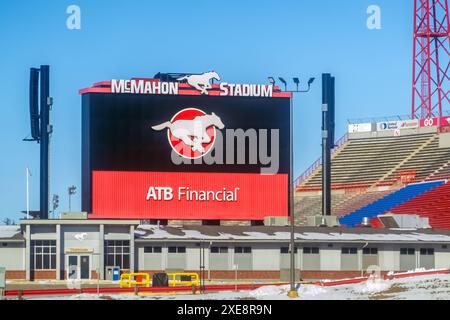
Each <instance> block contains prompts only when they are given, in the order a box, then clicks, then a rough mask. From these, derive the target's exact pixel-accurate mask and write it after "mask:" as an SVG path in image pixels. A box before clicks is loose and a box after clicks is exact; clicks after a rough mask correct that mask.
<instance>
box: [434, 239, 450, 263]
mask: <svg viewBox="0 0 450 320" xmlns="http://www.w3.org/2000/svg"><path fill="white" fill-rule="evenodd" d="M434 255H435V260H434V263H435V267H436V269H441V268H442V269H447V268H450V245H446V246H443V245H440V246H437V248H436V249H435V251H434Z"/></svg>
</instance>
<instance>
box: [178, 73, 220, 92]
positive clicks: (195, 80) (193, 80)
mask: <svg viewBox="0 0 450 320" xmlns="http://www.w3.org/2000/svg"><path fill="white" fill-rule="evenodd" d="M211 79H215V80H217V81H220V76H219V75H218V74H217V72H215V71H210V72H205V73H203V74H193V75H190V76H185V77H181V78H178V79H177V80H178V81H183V80H186V82H187V83H188V84H189V85H190V86H191V87H194V88H195V89H197V90H199V91H200V94H208V90H209V89H211V88H212V85H211V83H210V81H211Z"/></svg>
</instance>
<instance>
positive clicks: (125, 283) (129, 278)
mask: <svg viewBox="0 0 450 320" xmlns="http://www.w3.org/2000/svg"><path fill="white" fill-rule="evenodd" d="M137 277H142V279H141V281H138V280H137V279H136V278H137ZM136 285H145V286H146V287H150V274H148V273H145V272H139V273H123V274H121V275H120V287H121V288H122V287H128V288H131V287H132V286H136Z"/></svg>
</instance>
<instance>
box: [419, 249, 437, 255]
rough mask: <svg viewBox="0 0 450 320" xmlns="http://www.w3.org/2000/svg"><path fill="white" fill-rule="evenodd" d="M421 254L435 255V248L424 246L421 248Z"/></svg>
mask: <svg viewBox="0 0 450 320" xmlns="http://www.w3.org/2000/svg"><path fill="white" fill-rule="evenodd" d="M420 255H421V256H433V255H434V249H433V248H422V249H420Z"/></svg>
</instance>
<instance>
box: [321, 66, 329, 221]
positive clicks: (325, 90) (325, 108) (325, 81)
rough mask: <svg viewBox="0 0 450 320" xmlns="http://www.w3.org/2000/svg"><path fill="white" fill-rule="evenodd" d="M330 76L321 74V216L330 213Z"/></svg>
mask: <svg viewBox="0 0 450 320" xmlns="http://www.w3.org/2000/svg"><path fill="white" fill-rule="evenodd" d="M330 90H331V76H330V74H328V73H326V74H323V75H322V216H323V217H325V216H330V215H331V143H330V138H331V131H330V113H329V104H330V102H331V101H330V99H331V95H330Z"/></svg>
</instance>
